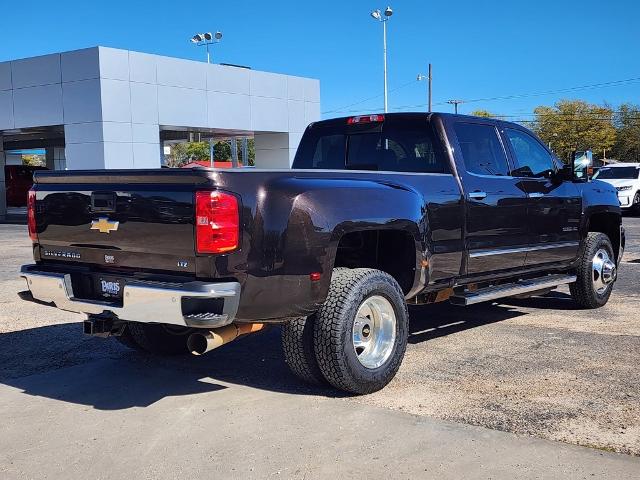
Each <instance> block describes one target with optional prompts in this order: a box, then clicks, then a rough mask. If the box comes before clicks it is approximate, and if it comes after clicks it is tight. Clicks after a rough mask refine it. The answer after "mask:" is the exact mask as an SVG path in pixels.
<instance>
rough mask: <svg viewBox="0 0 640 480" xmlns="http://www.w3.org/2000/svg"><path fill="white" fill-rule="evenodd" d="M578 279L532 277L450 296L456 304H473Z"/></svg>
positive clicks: (552, 286) (552, 276)
mask: <svg viewBox="0 0 640 480" xmlns="http://www.w3.org/2000/svg"><path fill="white" fill-rule="evenodd" d="M575 281H576V276H575V275H565V274H559V275H547V276H544V277H539V278H531V279H528V280H519V281H517V282H514V283H504V284H502V285H496V286H494V287H486V288H481V289H479V290H474V291H466V292H464V293H459V294H455V295H453V296H451V297H450V299H449V300H450V301H451V303H452V304H454V305H461V306H467V305H473V304H475V303H481V302H487V301H489V300H495V299H497V298H505V297H512V296H514V295H521V294H523V293H530V292H535V291H537V290H545V289H547V288H554V287H557V286H558V285H564V284H567V283H573V282H575Z"/></svg>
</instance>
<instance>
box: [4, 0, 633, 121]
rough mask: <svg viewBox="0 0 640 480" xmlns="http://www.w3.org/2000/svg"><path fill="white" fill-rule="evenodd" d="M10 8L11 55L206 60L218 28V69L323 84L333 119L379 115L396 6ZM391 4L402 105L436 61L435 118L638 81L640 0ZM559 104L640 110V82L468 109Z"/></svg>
mask: <svg viewBox="0 0 640 480" xmlns="http://www.w3.org/2000/svg"><path fill="white" fill-rule="evenodd" d="M8 3H10V7H9V9H8V10H7V8H6V7H5V9H4V12H5V18H4V20H5V21H4V22H3V26H2V29H0V61H3V60H10V59H15V58H22V57H28V56H34V55H40V54H45V53H51V52H56V51H64V50H72V49H77V48H83V47H88V46H94V45H105V46H110V47H117V48H125V49H131V50H138V51H144V52H150V53H157V54H162V55H169V56H176V57H182V58H191V59H194V60H202V59H204V51H203V49H198V48H196V47H194V46H192V45H191V44H190V43H189V42H188V39H189V38H190V37H191V35H193V33H196V32H201V31H215V30H221V31H223V32H224V39H223V41H222V43H221V44H219V45H217V46H216V47H215V50H214V60H215V61H216V62H226V63H236V64H242V65H247V66H250V67H252V68H254V69H259V70H268V71H274V72H280V73H287V74H293V75H302V76H310V77H314V78H318V79H320V80H321V87H322V99H321V100H322V111H323V114H324V116H325V117H331V116H338V115H348V114H350V113H352V112H353V113H355V112H369V111H381V110H382V95H381V93H382V27H381V25H379V24H378V23H377V22H375V21H374V20H373V19H372V18H371V17H370V16H369V12H370V11H371V10H372V9H374V8H381V9H384V7H385V6H386V4H383V3H380V2H378V0H371V1H369V0H366V1H365V0H348V1H345V0H343V1H323V2H320V1H316V2H311V1H300V0H298V1H294V0H287V1H277V0H272V1H269V2H257V1H240V0H237V1H215V2H169V1H162V0H159V1H133V0H129V1H122V0H109V1H104V0H103V1H98V0H96V1H86V0H83V1H75V0H73V1H64V0H60V1H58V2H50V1H42V0H33V1H28V2H17V1H11V2H8ZM391 6H392V7H393V9H394V15H393V17H392V18H391V21H390V22H389V87H390V89H391V90H392V92H391V93H390V100H389V106H390V110H391V111H396V110H423V109H424V108H425V106H424V105H425V103H426V84H425V83H424V82H417V81H415V77H416V75H417V74H418V73H420V72H421V73H426V64H427V62H429V61H430V62H432V63H433V65H434V103H435V104H436V106H435V110H441V111H451V106H449V105H446V104H442V102H444V101H446V100H447V99H451V98H460V99H466V100H475V99H491V98H495V97H502V96H509V95H519V94H531V93H537V92H547V91H556V90H561V89H570V88H573V87H578V86H585V85H594V84H602V83H607V82H614V81H619V80H627V79H631V78H640V55H639V54H638V48H639V47H640V26H639V24H638V18H640V2H637V1H633V0H608V1H602V0H600V1H595V0H582V1H578V0H570V1H562V0H555V1H552V0H536V1H520V0H511V1H484V0H475V1H474V0H456V1H447V2H442V1H431V0H422V1H419V0H395V1H392V2H391ZM7 14H8V15H7ZM398 87H402V88H399V89H398ZM394 89H397V90H395V91H393V90H394ZM370 97H375V98H372V99H371V100H368V101H366V102H363V103H358V104H357V105H354V106H351V107H348V105H350V104H353V103H356V102H359V101H361V100H363V99H366V98H370ZM560 98H583V99H586V100H588V101H591V102H595V103H601V102H604V101H608V102H610V103H612V104H614V105H615V104H618V103H621V102H625V101H632V102H636V103H640V81H633V82H626V83H620V84H617V85H613V86H608V87H601V88H588V89H583V90H574V91H569V92H564V93H553V94H546V95H540V96H525V97H519V98H511V99H502V100H499V99H494V100H483V101H477V102H473V103H467V104H465V105H462V106H461V111H462V112H469V111H471V110H473V109H477V108H483V109H488V110H491V111H494V112H496V113H500V114H503V115H517V116H520V115H526V114H530V113H531V112H532V111H533V108H535V106H537V105H540V104H551V103H553V102H555V101H556V100H558V99H560ZM524 118H526V117H524Z"/></svg>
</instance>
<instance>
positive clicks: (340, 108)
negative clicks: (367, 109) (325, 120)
mask: <svg viewBox="0 0 640 480" xmlns="http://www.w3.org/2000/svg"><path fill="white" fill-rule="evenodd" d="M417 83H418V81H417V80H411V81H410V82H407V83H404V84H402V85H400V86H399V87H396V88H392V89H391V90H389V93H391V92H397V91H398V90H400V89H402V88H405V87H408V86H409V85H412V84H417ZM382 96H383V94H379V95H374V96H373V97H369V98H365V99H364V100H360V101H357V102H354V103H350V104H349V105H344V106H342V107H339V108H334V109H333V110H327V111H326V112H322V114H323V115H326V114H329V113H335V112H344V111H345V109H347V108H350V107H355V106H356V105H360V104H362V103H365V102H368V101H369V100H375V99H377V98H380V97H382Z"/></svg>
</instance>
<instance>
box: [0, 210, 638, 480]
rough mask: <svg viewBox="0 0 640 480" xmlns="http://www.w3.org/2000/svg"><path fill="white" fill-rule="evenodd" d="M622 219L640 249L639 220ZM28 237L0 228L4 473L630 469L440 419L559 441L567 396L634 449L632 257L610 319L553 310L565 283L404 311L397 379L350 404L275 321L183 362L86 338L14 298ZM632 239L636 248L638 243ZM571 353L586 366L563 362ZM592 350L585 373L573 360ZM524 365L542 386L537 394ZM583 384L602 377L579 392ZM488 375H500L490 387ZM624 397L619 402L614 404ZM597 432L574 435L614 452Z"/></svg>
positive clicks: (50, 313) (454, 474)
mask: <svg viewBox="0 0 640 480" xmlns="http://www.w3.org/2000/svg"><path fill="white" fill-rule="evenodd" d="M628 223H629V225H630V226H631V231H632V236H633V235H635V236H636V240H637V241H638V243H639V244H640V238H638V234H639V233H640V222H637V221H636V220H635V219H630V220H628ZM24 235H26V232H25V229H24V227H21V226H10V225H1V226H0V252H2V253H0V258H2V262H0V419H2V420H1V421H0V478H3V479H5V478H7V479H13V478H56V479H58V478H64V479H73V478H83V479H84V478H123V479H125V478H126V479H128V478H176V477H178V476H182V477H188V476H190V477H193V476H205V475H206V476H211V477H216V478H271V477H276V478H278V477H279V478H327V477H329V476H339V477H341V478H356V477H357V478H363V477H365V476H369V477H370V478H416V477H422V478H429V477H436V478H456V479H458V478H505V479H506V478H508V479H512V478H514V477H517V478H616V479H617V478H638V472H640V459H639V458H637V457H633V456H627V455H621V454H614V453H609V452H606V451H603V450H601V449H592V448H584V447H578V446H574V445H568V444H566V443H558V442H551V441H548V440H543V439H538V438H533V437H530V436H528V435H515V434H512V433H506V432H501V431H496V430H490V429H487V428H482V427H478V426H470V425H465V424H461V423H455V422H450V421H446V420H443V418H455V419H457V420H460V421H463V422H466V423H479V424H482V425H484V424H488V425H490V426H492V427H494V428H497V429H502V430H510V431H516V432H517V431H523V432H524V433H531V434H534V435H538V436H543V437H544V436H547V437H548V438H553V435H547V434H546V433H548V432H549V431H550V430H549V428H548V426H549V425H550V424H551V425H553V424H554V421H557V419H558V415H560V413H562V412H560V410H561V407H562V408H564V409H565V410H566V411H565V412H564V413H565V414H564V415H561V416H562V419H563V421H565V420H567V419H569V420H571V422H573V423H571V422H570V425H571V428H573V429H574V430H575V431H576V432H577V434H578V435H579V434H580V429H581V428H585V427H584V424H586V425H587V426H588V425H590V424H589V422H590V421H591V420H592V419H593V418H595V417H597V415H598V413H599V414H600V415H602V416H605V417H610V418H612V419H614V421H616V422H618V421H620V419H621V418H623V419H626V420H625V422H626V423H625V425H624V426H625V429H624V430H626V431H628V433H626V435H628V436H630V437H631V438H630V439H629V440H625V441H618V440H616V441H612V445H616V446H619V445H622V446H624V445H628V446H631V447H633V446H634V445H635V442H636V441H637V432H636V430H634V428H636V427H635V425H637V418H636V417H637V415H636V413H637V410H635V409H637V403H638V402H637V391H638V381H637V373H634V371H633V370H637V353H638V351H640V349H638V345H640V344H639V343H637V340H638V338H640V332H638V330H637V328H638V327H637V325H636V323H637V322H631V321H629V320H628V317H629V315H628V313H627V307H626V306H625V305H627V304H628V303H629V302H630V301H631V303H630V304H631V305H632V307H633V308H637V307H638V306H640V305H638V304H637V303H633V302H637V299H636V297H637V293H638V289H637V285H638V280H640V278H639V277H640V276H639V275H638V268H639V267H640V265H637V264H634V263H629V264H628V267H627V265H625V267H627V268H625V269H624V270H623V272H624V271H626V272H627V273H626V274H624V275H621V279H620V283H619V285H618V289H617V293H616V295H617V296H616V298H615V299H614V300H613V303H612V307H611V308H610V309H609V310H607V314H606V316H607V318H609V321H608V322H607V323H606V325H603V324H602V322H601V319H598V318H597V316H592V317H589V316H588V315H587V314H585V312H577V311H573V310H570V309H563V310H562V309H561V310H560V311H559V312H558V311H557V309H558V307H559V306H561V305H564V304H563V302H566V299H565V297H564V296H563V295H562V292H560V293H559V294H557V295H556V296H555V297H551V298H547V299H543V300H539V299H533V300H529V301H521V303H518V302H515V301H514V302H511V304H504V305H503V304H501V305H493V306H484V307H481V308H479V309H475V310H468V311H466V310H459V311H458V310H457V311H456V313H447V312H448V310H444V309H443V308H442V307H437V308H436V309H434V308H419V309H413V310H412V321H413V322H414V325H413V326H412V331H413V335H412V344H411V345H410V348H409V351H408V356H407V361H406V362H405V364H403V367H402V369H401V371H400V373H399V375H398V378H397V380H396V381H394V382H393V383H392V384H391V385H390V386H389V388H388V389H385V390H384V391H383V392H380V393H379V394H376V395H373V396H367V397H361V398H358V399H355V400H354V399H348V398H340V397H336V396H334V395H335V394H334V393H333V392H331V391H328V390H317V389H313V388H307V387H304V386H302V385H300V384H299V383H298V382H296V380H295V379H294V378H293V377H291V375H290V374H289V373H288V372H287V370H286V367H285V366H284V364H283V362H282V356H281V354H280V351H279V345H278V332H277V330H275V329H274V330H271V331H267V332H264V333H261V334H257V335H255V336H252V337H249V338H247V339H246V340H244V341H240V342H237V343H235V344H232V345H229V346H228V347H226V348H225V349H221V350H220V351H217V352H214V353H213V354H211V355H206V356H203V357H199V358H186V359H161V360H157V359H149V358H147V357H144V356H142V355H140V354H139V353H136V352H132V351H129V350H126V349H124V348H123V347H121V346H119V345H118V344H116V343H115V342H110V341H107V342H105V341H102V340H98V339H93V338H87V337H83V336H82V335H80V332H79V330H80V326H79V324H78V323H77V322H78V321H79V320H81V318H80V317H79V316H76V315H72V314H67V313H63V312H58V311H56V310H53V309H44V308H43V307H39V306H36V305H30V304H23V303H21V302H17V301H16V300H15V292H16V291H17V290H19V289H20V288H21V287H22V285H21V283H20V281H18V280H16V279H15V272H16V269H17V266H18V265H19V264H20V263H23V262H25V261H28V260H29V255H30V252H29V248H28V242H25V241H24ZM628 251H629V255H630V256H629V257H628V258H629V259H631V260H633V259H634V258H636V257H634V255H637V258H640V251H638V250H637V249H636V247H635V244H634V246H632V247H631V248H629V250H628ZM634 252H635V253H634ZM522 302H524V303H522ZM543 304H549V305H550V306H551V307H552V308H551V310H548V309H547V310H545V309H544V308H542V309H540V308H539V307H543V306H544V305H543ZM607 308H609V307H607ZM541 310H542V311H541ZM635 311H636V312H637V310H635ZM458 312H465V313H458ZM447 315H450V317H447ZM585 315H586V316H585ZM632 316H633V315H632ZM432 317H437V320H434V319H433V318H432ZM498 320H499V321H498ZM634 328H636V330H634ZM604 329H606V330H608V331H607V332H606V334H603V333H602V332H601V330H604ZM544 332H547V333H548V334H547V335H545V333H544ZM594 348H595V349H596V350H595V351H594V350H593V349H594ZM563 352H568V353H563ZM612 352H616V356H615V358H613V357H612V356H611V355H612ZM577 355H582V358H584V359H586V360H587V361H586V362H585V367H587V368H585V369H580V371H578V370H576V369H575V365H572V364H571V363H570V360H571V359H572V358H574V357H575V356H577ZM603 355H604V356H605V358H604V360H605V361H604V362H603V363H601V364H599V366H598V368H597V369H596V370H597V371H596V376H595V377H593V376H588V375H587V374H586V373H584V372H583V371H582V370H590V369H591V370H592V369H593V368H592V364H591V363H590V362H592V360H593V358H592V357H601V356H603ZM634 355H635V356H634ZM607 356H609V358H607ZM538 362H543V366H542V367H540V366H539V363H538ZM596 363H597V362H596ZM628 363H631V365H632V366H633V369H631V368H627V367H626V366H627V364H628ZM620 369H622V371H618V370H620ZM529 370H534V373H539V371H542V372H543V373H544V375H546V376H547V377H548V379H550V380H548V381H547V382H546V383H545V382H542V385H543V386H537V385H538V384H537V383H535V384H534V385H536V388H532V387H533V386H534V385H532V384H531V383H528V382H527V381H526V380H531V379H530V378H529V375H530V373H528V371H529ZM487 372H488V373H487ZM565 372H566V374H567V375H568V374H569V373H571V374H575V375H576V380H573V379H572V378H569V376H567V377H563V374H565ZM633 375H636V376H635V377H634V376H633ZM474 377H479V379H477V378H474ZM623 377H629V380H627V381H625V380H624V378H623ZM594 378H595V379H596V380H595V382H596V383H595V384H594V385H595V386H596V387H597V388H596V389H593V390H589V389H587V388H586V386H585V385H586V384H587V383H589V382H590V381H594ZM523 379H524V380H525V381H524V382H523ZM500 380H502V383H500ZM578 380H579V381H578ZM486 382H495V383H496V385H498V387H495V386H494V385H493V384H491V385H490V386H491V392H489V391H488V389H489V387H488V385H489V384H488V383H487V384H486V385H485V383H486ZM547 384H549V385H547ZM605 387H606V392H605V394H604V395H603V394H601V393H600V390H601V389H602V388H605ZM549 388H551V391H552V392H553V395H552V396H549V395H548V394H549ZM558 388H564V391H563V392H558V391H557V389H558ZM532 389H533V390H534V391H533V392H529V391H530V390H532ZM572 389H573V390H575V392H574V393H573V394H572V393H570V392H571V390H572ZM496 392H497V393H496ZM629 392H631V393H629ZM585 394H587V395H588V397H589V398H587V399H586V400H585V401H584V402H580V401H579V399H580V398H582V397H583V396H584V395H585ZM627 394H629V395H632V396H631V397H625V396H624V395H627ZM634 394H635V395H636V397H633V395H634ZM460 397H470V399H471V402H472V403H474V405H476V406H477V409H475V410H474V409H473V408H470V405H469V402H468V401H467V402H463V401H461V400H460ZM567 400H568V401H567ZM429 401H433V404H431V405H429V404H428V402H429ZM575 402H578V403H577V405H574V403H575ZM589 402H591V403H592V404H593V405H592V406H589ZM446 404H451V405H453V406H454V407H455V408H453V409H452V408H445V406H446ZM610 406H613V407H614V408H610ZM386 407H391V409H390V408H386ZM620 408H622V409H623V410H624V408H627V409H628V411H625V412H626V413H625V412H622V414H621V415H619V416H615V415H616V411H617V410H618V409H620ZM532 409H533V410H532ZM545 409H546V411H547V414H546V417H545V415H544V414H541V413H540V412H544V411H545ZM452 410H459V412H458V413H459V416H458V417H455V416H454V415H449V414H450V413H451V411H452ZM610 410H615V411H610ZM525 411H528V412H529V414H528V415H526V414H525V413H526V412H525ZM407 412H411V413H407ZM487 412H489V413H487ZM523 412H525V413H523ZM531 412H535V414H532V413H531ZM566 412H569V414H566ZM413 413H418V414H419V415H415V414H413ZM496 413H498V414H499V415H497V416H496ZM489 414H493V416H491V415H489ZM625 415H627V416H628V418H627V417H625ZM540 416H542V417H544V418H539V417H540ZM474 419H475V420H474ZM491 419H494V420H495V419H497V421H496V422H497V423H495V424H492V423H491ZM509 419H516V420H517V421H516V422H513V423H515V425H510V424H509V422H508V420H509ZM500 422H502V423H500ZM545 422H546V423H545ZM581 422H583V423H581ZM634 422H636V423H634ZM522 425H524V428H521V426H522ZM540 425H542V427H545V428H546V429H545V428H542V429H540V428H539V427H540ZM614 427H615V428H618V430H620V429H619V427H620V425H618V424H616V425H615V426H614ZM615 428H613V427H612V431H615ZM605 433H607V435H611V432H609V431H605ZM602 435H603V434H602V432H600V431H597V432H596V434H594V435H592V437H589V436H588V435H586V436H585V435H582V436H579V438H581V439H585V438H592V439H593V440H594V441H595V443H594V445H595V446H598V447H599V448H610V447H608V446H607V445H608V443H606V442H605V443H598V442H601V440H602V438H603V437H602ZM617 435H619V436H624V435H625V434H624V433H618V434H617ZM616 438H617V437H616ZM565 440H566V441H574V442H577V441H576V439H575V438H571V437H568V438H565ZM625 442H626V443H625ZM577 443H579V442H577ZM585 443H588V442H585Z"/></svg>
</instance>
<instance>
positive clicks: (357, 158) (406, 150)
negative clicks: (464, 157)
mask: <svg viewBox="0 0 640 480" xmlns="http://www.w3.org/2000/svg"><path fill="white" fill-rule="evenodd" d="M443 158H444V157H443V154H442V152H441V150H440V147H439V145H438V143H437V142H436V141H435V135H434V132H433V128H432V127H431V125H430V124H429V123H428V121H427V119H426V118H425V117H424V116H423V117H419V118H416V119H414V118H408V119H407V118H403V119H400V118H393V117H387V119H386V120H385V121H384V122H374V123H371V124H366V125H355V126H353V125H347V123H346V121H345V122H344V123H342V124H338V123H336V121H334V122H330V123H327V124H322V123H319V124H316V125H313V126H311V127H310V128H309V129H307V132H306V133H305V135H304V137H303V139H302V142H301V144H300V146H299V148H298V152H297V154H296V157H295V160H294V163H293V168H295V169H330V170H344V169H349V170H373V171H390V172H424V173H448V169H447V168H446V167H445V165H446V164H445V162H444V160H443Z"/></svg>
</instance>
